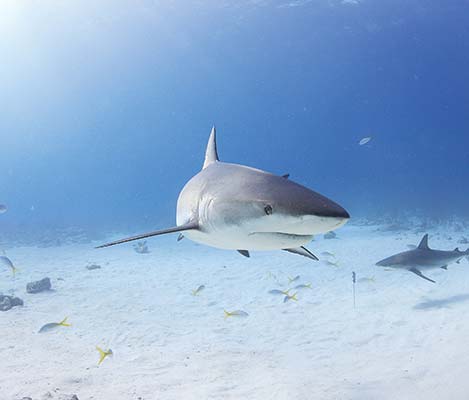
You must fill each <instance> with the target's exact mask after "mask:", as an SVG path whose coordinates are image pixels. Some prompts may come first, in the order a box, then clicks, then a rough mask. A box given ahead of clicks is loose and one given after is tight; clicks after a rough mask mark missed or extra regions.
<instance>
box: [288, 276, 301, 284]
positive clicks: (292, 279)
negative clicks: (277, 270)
mask: <svg viewBox="0 0 469 400" xmlns="http://www.w3.org/2000/svg"><path fill="white" fill-rule="evenodd" d="M299 279H300V275H297V276H295V277H294V278H291V277H288V283H292V282H296V281H297V280H299Z"/></svg>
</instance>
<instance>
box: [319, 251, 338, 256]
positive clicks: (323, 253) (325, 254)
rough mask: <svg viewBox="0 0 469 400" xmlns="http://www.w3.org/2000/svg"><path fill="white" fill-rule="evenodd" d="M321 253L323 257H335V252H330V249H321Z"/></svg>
mask: <svg viewBox="0 0 469 400" xmlns="http://www.w3.org/2000/svg"><path fill="white" fill-rule="evenodd" d="M321 255H322V256H324V257H335V254H334V253H331V252H330V251H323V252H322V253H321Z"/></svg>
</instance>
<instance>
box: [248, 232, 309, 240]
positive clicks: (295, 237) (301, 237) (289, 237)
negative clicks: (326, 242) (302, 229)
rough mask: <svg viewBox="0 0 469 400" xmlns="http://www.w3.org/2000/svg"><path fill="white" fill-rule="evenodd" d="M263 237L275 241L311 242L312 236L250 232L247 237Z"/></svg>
mask: <svg viewBox="0 0 469 400" xmlns="http://www.w3.org/2000/svg"><path fill="white" fill-rule="evenodd" d="M254 235H256V236H264V237H266V238H267V237H269V236H270V237H272V238H277V239H285V240H311V238H312V237H313V235H297V234H294V233H285V232H251V233H249V234H248V236H254Z"/></svg>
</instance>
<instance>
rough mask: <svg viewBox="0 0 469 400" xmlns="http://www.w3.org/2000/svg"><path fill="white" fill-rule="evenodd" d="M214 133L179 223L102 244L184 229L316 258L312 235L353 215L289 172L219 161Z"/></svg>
mask: <svg viewBox="0 0 469 400" xmlns="http://www.w3.org/2000/svg"><path fill="white" fill-rule="evenodd" d="M215 135H216V134H215V127H214V128H212V131H211V134H210V138H209V141H208V145H207V150H206V153H205V161H204V165H203V168H202V170H201V171H200V172H199V173H198V174H196V175H195V176H194V177H192V178H191V179H190V180H189V181H188V182H187V183H186V185H185V186H184V188H183V189H182V190H181V193H180V194H179V198H178V202H177V213H176V224H177V226H175V227H173V228H169V229H164V230H160V231H155V232H150V233H145V234H143V235H138V236H133V237H130V238H126V239H122V240H118V241H115V242H111V243H108V244H105V245H102V246H99V248H101V247H108V246H112V245H115V244H120V243H125V242H129V241H132V240H140V239H143V238H146V237H150V236H156V235H162V234H166V233H173V232H184V236H183V237H187V238H189V239H191V240H193V241H195V242H198V243H202V244H205V245H208V246H212V247H216V248H220V249H229V250H237V251H239V252H240V253H241V254H242V255H244V256H245V257H249V251H250V250H287V251H289V252H291V253H296V254H299V255H302V256H304V257H308V258H311V259H315V260H317V257H316V256H315V255H314V254H312V253H311V252H310V251H309V250H307V249H306V248H305V247H304V245H305V244H307V243H308V242H310V241H311V240H312V238H313V235H315V234H318V233H324V232H328V231H331V230H334V229H337V228H339V227H340V226H342V225H344V224H345V223H346V222H347V221H348V219H349V218H350V215H349V214H348V213H347V211H345V210H344V209H343V208H342V207H341V206H339V205H338V204H336V203H334V202H333V201H332V200H329V199H328V198H326V197H324V196H322V195H321V194H319V193H316V192H313V191H312V190H310V189H308V188H306V187H304V186H302V185H299V184H298V183H295V182H293V181H292V180H290V179H288V176H287V175H284V176H277V175H274V174H271V173H269V172H266V171H262V170H259V169H255V168H251V167H247V166H244V165H238V164H230V163H224V162H221V161H219V158H218V153H217V145H216V138H215ZM180 238H182V235H181V236H180Z"/></svg>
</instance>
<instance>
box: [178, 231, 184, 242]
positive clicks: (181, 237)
mask: <svg viewBox="0 0 469 400" xmlns="http://www.w3.org/2000/svg"><path fill="white" fill-rule="evenodd" d="M182 239H184V235H183V234H182V233H180V234H179V235H178V242H180V241H181V240H182Z"/></svg>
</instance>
